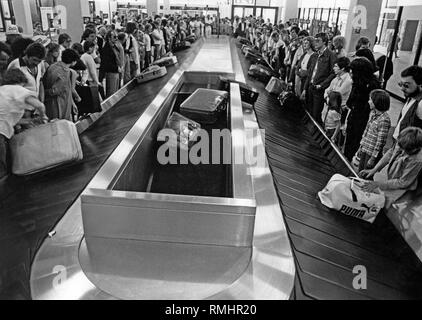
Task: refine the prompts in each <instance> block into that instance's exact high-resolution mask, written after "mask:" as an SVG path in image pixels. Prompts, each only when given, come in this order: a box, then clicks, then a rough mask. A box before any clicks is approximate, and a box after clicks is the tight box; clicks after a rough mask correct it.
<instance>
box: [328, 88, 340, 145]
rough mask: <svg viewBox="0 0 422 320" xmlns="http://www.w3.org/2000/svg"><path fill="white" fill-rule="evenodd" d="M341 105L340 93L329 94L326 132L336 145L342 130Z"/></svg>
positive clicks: (332, 92)
mask: <svg viewBox="0 0 422 320" xmlns="http://www.w3.org/2000/svg"><path fill="white" fill-rule="evenodd" d="M341 103H342V98H341V94H340V92H337V91H331V92H330V93H329V94H328V110H327V114H326V115H325V119H324V127H325V132H326V133H327V136H328V138H330V139H331V140H332V141H333V142H334V143H336V141H337V138H338V136H339V133H340V128H341Z"/></svg>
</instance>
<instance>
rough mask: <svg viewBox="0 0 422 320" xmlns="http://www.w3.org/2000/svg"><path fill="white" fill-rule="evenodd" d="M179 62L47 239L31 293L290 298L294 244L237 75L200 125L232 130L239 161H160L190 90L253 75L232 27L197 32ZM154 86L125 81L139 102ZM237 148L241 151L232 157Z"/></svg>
mask: <svg viewBox="0 0 422 320" xmlns="http://www.w3.org/2000/svg"><path fill="white" fill-rule="evenodd" d="M211 57H212V59H211ZM179 61H181V63H180V64H179V66H178V67H177V68H173V69H171V68H169V74H168V76H167V77H166V78H165V80H166V82H165V84H164V85H163V86H162V87H161V89H159V92H158V94H156V95H155V98H153V100H152V101H151V103H149V104H148V106H146V108H145V109H144V110H143V111H142V112H140V114H139V116H138V117H137V118H136V119H134V121H135V122H134V123H133V125H132V126H131V128H130V130H129V131H128V132H126V133H125V135H124V138H123V140H121V141H120V142H119V144H118V146H117V148H116V149H115V150H114V151H113V152H112V153H111V154H110V156H108V157H107V160H106V161H105V162H104V163H103V164H102V165H101V167H100V168H99V170H98V172H97V173H96V174H95V176H93V177H92V178H91V179H90V180H89V182H88V183H87V185H86V186H84V187H83V188H82V189H81V190H80V196H78V197H77V198H76V199H75V201H74V202H73V203H72V204H71V205H70V206H69V208H68V210H66V213H65V214H64V215H63V217H62V218H61V220H60V221H59V222H58V224H57V225H56V226H55V227H54V228H53V229H51V230H50V232H49V236H48V237H47V238H46V239H45V240H44V241H43V243H42V245H41V246H40V248H39V250H38V251H37V253H36V255H35V258H34V260H33V263H32V267H31V274H30V289H31V297H32V298H33V299H37V300H54V299H148V300H151V299H157V300H159V299H177V300H190V299H218V300H219V299H227V300H230V299H240V300H253V299H267V300H271V299H274V300H286V299H289V298H291V296H292V293H293V286H294V279H295V264H294V259H293V254H292V250H291V247H290V242H289V238H288V234H287V230H286V226H285V224H284V220H283V215H282V212H281V207H280V203H279V200H278V197H277V193H276V189H275V185H274V181H273V177H272V174H271V171H270V169H269V166H268V161H267V159H266V153H265V148H264V140H263V139H264V136H263V135H262V132H261V131H260V130H259V128H258V123H257V120H256V117H255V113H254V111H253V109H252V107H251V106H247V105H244V104H242V101H241V93H240V87H239V85H238V84H237V83H231V84H230V90H229V102H228V107H227V112H226V113H225V114H224V116H223V117H222V118H221V119H220V121H218V122H217V123H216V124H215V125H213V126H209V127H205V128H203V129H205V130H206V131H209V132H211V131H212V130H213V129H219V130H224V129H226V130H230V132H231V133H232V134H231V135H230V138H229V139H230V141H225V140H224V139H223V141H224V143H223V144H222V145H220V146H219V148H220V150H218V151H220V152H222V153H224V152H227V154H228V155H230V156H231V161H229V162H225V163H223V164H222V163H217V164H214V163H212V164H208V165H199V166H192V165H187V166H175V167H171V166H166V165H161V164H159V163H157V155H156V153H157V141H156V139H157V135H158V132H159V131H160V130H161V129H162V128H163V127H164V125H165V123H166V121H167V119H168V118H169V116H170V115H171V113H172V112H175V111H179V107H180V104H181V103H182V102H183V101H184V99H186V98H187V97H188V96H189V95H190V94H192V93H193V92H194V91H195V90H196V89H198V88H207V89H218V85H219V77H220V76H224V77H226V78H231V79H233V80H237V81H244V80H245V79H244V77H243V71H242V69H241V65H240V63H239V57H238V56H237V51H236V48H235V47H234V44H233V43H232V42H230V40H229V38H226V37H221V38H219V39H217V38H213V39H208V40H206V41H205V42H204V41H202V42H199V43H196V44H195V45H194V46H193V47H192V49H191V54H190V55H189V56H186V57H179ZM163 81H164V79H163V80H162V82H161V83H164V82H163ZM159 83H160V81H157V84H159ZM153 86H154V85H153V84H152V83H149V84H143V85H139V86H134V87H133V88H131V90H130V91H128V93H127V97H131V99H130V101H129V103H130V104H133V106H132V108H136V104H137V103H139V101H140V100H142V98H143V95H144V94H145V91H148V90H150V88H152V87H153ZM155 89H156V88H155ZM127 97H125V98H123V100H122V101H125V99H126V101H125V103H126V104H128V100H127ZM120 103H121V102H119V103H117V105H116V106H114V107H113V108H112V109H111V110H109V111H108V112H107V113H106V114H104V115H103V117H107V115H108V114H109V113H112V112H113V115H114V117H113V119H109V121H110V127H111V126H112V125H113V124H114V125H115V128H114V129H113V130H116V131H118V130H119V123H120V121H124V120H125V118H126V120H127V117H129V115H128V114H126V113H125V112H123V111H121V112H120V113H119V112H118V110H119V104H120ZM100 124H101V119H100V120H99V121H98V123H96V124H95V127H94V129H97V130H98V129H99V128H100V127H99V125H100ZM105 130H106V128H105ZM89 131H90V130H88V131H87V133H89ZM97 133H99V131H97ZM250 133H252V134H250ZM81 140H82V144H83V145H85V146H86V145H89V141H87V140H85V139H84V137H83V136H82V137H81ZM201 141H202V140H201ZM103 143H106V141H104V142H103ZM90 148H92V150H96V149H98V148H100V145H90ZM240 154H242V155H243V156H244V158H243V161H234V159H237V157H238V156H239V155H240ZM257 159H261V161H260V160H257Z"/></svg>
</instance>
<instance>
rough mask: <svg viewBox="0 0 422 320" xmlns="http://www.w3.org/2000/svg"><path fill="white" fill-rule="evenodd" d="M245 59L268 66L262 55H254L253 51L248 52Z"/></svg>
mask: <svg viewBox="0 0 422 320" xmlns="http://www.w3.org/2000/svg"><path fill="white" fill-rule="evenodd" d="M245 58H246V59H248V60H250V61H252V63H258V62H260V63H262V64H264V65H266V64H267V62H266V61H265V59H264V58H263V57H262V55H259V54H256V53H253V52H251V51H248V52H247V53H246V54H245Z"/></svg>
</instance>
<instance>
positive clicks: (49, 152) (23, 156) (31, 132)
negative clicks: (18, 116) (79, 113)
mask: <svg viewBox="0 0 422 320" xmlns="http://www.w3.org/2000/svg"><path fill="white" fill-rule="evenodd" d="M10 150H11V155H12V172H13V173H14V174H16V175H22V176H23V175H30V174H33V173H37V172H40V171H44V170H47V169H50V168H54V167H57V166H60V165H62V164H66V163H72V162H75V161H78V160H82V159H83V153H82V148H81V144H80V142H79V136H78V132H77V130H76V126H75V124H74V123H73V122H70V121H68V120H57V121H54V122H49V123H46V124H43V125H40V126H37V127H34V128H31V129H28V130H25V131H24V132H22V133H19V134H16V135H14V136H13V137H12V139H11V140H10Z"/></svg>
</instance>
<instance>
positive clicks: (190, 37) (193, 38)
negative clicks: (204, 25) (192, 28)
mask: <svg viewBox="0 0 422 320" xmlns="http://www.w3.org/2000/svg"><path fill="white" fill-rule="evenodd" d="M185 40H186V41H188V42H190V43H194V42H195V41H196V37H195V35H194V34H192V35H190V36H187V37H186V39H185Z"/></svg>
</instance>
